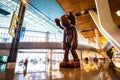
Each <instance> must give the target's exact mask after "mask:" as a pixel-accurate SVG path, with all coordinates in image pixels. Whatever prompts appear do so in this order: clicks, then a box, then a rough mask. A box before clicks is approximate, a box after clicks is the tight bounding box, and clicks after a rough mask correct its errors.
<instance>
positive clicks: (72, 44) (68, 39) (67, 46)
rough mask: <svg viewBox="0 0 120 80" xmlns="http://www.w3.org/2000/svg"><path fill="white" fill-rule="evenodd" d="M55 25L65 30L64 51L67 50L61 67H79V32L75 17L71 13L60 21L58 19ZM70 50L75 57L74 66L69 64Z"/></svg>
mask: <svg viewBox="0 0 120 80" xmlns="http://www.w3.org/2000/svg"><path fill="white" fill-rule="evenodd" d="M55 23H56V25H57V26H59V27H60V28H61V29H63V30H64V37H63V42H62V48H63V50H65V53H64V59H63V61H62V62H61V63H60V67H70V66H73V67H79V66H80V65H79V58H78V55H77V53H76V48H77V45H78V41H77V32H76V28H75V16H74V15H73V13H72V12H69V13H68V14H66V15H63V16H61V18H60V19H57V18H56V19H55ZM69 50H70V51H71V53H72V55H73V61H72V64H71V62H69V59H68V54H69ZM76 64H77V65H76ZM74 65H76V66H74Z"/></svg>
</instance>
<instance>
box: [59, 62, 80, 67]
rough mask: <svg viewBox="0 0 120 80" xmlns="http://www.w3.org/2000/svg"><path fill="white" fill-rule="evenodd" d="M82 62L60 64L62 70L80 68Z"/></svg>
mask: <svg viewBox="0 0 120 80" xmlns="http://www.w3.org/2000/svg"><path fill="white" fill-rule="evenodd" d="M79 67H80V62H76V61H72V62H65V61H62V62H60V68H79Z"/></svg>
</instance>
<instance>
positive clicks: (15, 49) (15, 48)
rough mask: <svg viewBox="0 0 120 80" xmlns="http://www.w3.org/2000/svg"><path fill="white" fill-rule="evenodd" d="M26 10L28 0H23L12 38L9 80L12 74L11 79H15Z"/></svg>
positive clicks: (8, 63)
mask: <svg viewBox="0 0 120 80" xmlns="http://www.w3.org/2000/svg"><path fill="white" fill-rule="evenodd" d="M25 10H26V2H25V0H21V4H20V9H19V14H18V22H17V23H16V24H17V28H16V29H15V38H13V40H12V44H11V48H10V54H9V56H8V61H7V68H6V79H5V80H9V78H10V76H11V80H13V79H12V78H13V76H14V70H15V65H16V59H17V53H18V44H19V40H20V32H21V29H22V23H23V19H24V15H25ZM12 73H13V74H12Z"/></svg>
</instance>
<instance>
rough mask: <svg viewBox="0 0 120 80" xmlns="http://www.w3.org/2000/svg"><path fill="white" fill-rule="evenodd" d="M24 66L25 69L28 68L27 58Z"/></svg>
mask: <svg viewBox="0 0 120 80" xmlns="http://www.w3.org/2000/svg"><path fill="white" fill-rule="evenodd" d="M24 66H25V69H27V66H28V59H27V58H26V59H25V62H24Z"/></svg>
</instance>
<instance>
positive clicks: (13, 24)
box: [9, 11, 18, 37]
mask: <svg viewBox="0 0 120 80" xmlns="http://www.w3.org/2000/svg"><path fill="white" fill-rule="evenodd" d="M17 21H18V16H17V15H16V13H15V11H14V12H13V16H12V20H11V24H10V28H9V34H10V35H11V36H12V37H15V28H16V27H17Z"/></svg>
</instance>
